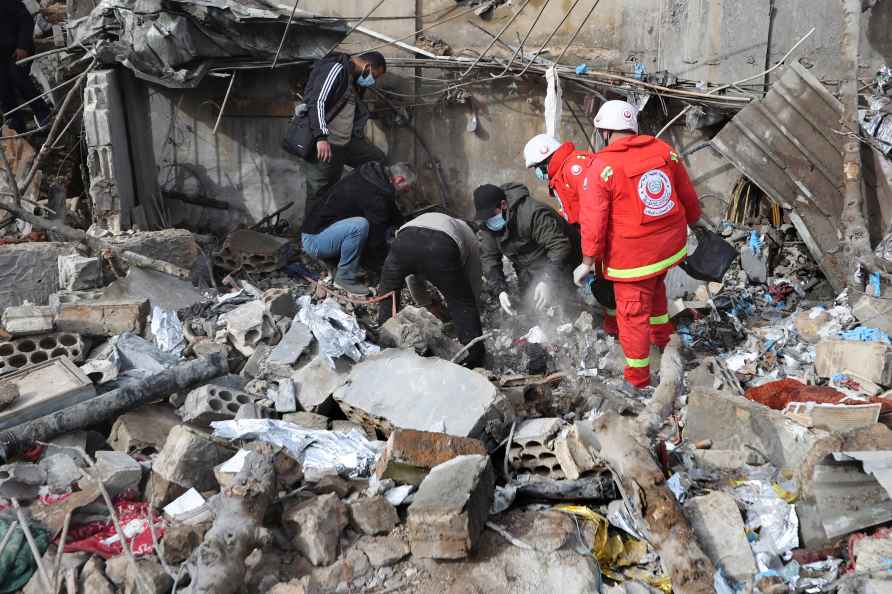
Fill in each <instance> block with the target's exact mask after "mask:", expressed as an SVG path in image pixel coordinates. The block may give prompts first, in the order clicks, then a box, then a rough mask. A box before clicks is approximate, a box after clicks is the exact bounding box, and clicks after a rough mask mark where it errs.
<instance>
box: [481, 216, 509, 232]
mask: <svg viewBox="0 0 892 594" xmlns="http://www.w3.org/2000/svg"><path fill="white" fill-rule="evenodd" d="M484 224H485V225H486V228H487V229H489V230H490V231H501V230H502V229H504V228H505V225H507V224H508V221H506V220H505V217H503V216H502V213H499V214H497V215H496V216H494V217H489V218H488V219H486V222H485V223H484Z"/></svg>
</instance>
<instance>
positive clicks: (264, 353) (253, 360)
mask: <svg viewBox="0 0 892 594" xmlns="http://www.w3.org/2000/svg"><path fill="white" fill-rule="evenodd" d="M271 350H272V347H271V346H269V345H268V344H266V343H265V342H261V343H259V344H258V345H257V346H256V347H254V352H253V353H252V354H251V356H250V357H248V359H247V361H245V365H244V367H242V371H241V374H242V376H243V377H246V378H247V377H249V378H253V380H252V381H255V380H259V379H260V378H261V376H263V363H264V362H265V361H266V358H267V357H269V353H270V351H271ZM263 381H264V382H265V383H268V382H266V381H265V380H263ZM264 392H265V389H264Z"/></svg>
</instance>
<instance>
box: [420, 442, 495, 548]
mask: <svg viewBox="0 0 892 594" xmlns="http://www.w3.org/2000/svg"><path fill="white" fill-rule="evenodd" d="M494 488H495V472H494V471H493V468H492V464H491V463H490V460H489V456H479V455H468V456H459V457H457V458H453V459H452V460H449V461H448V462H444V463H443V464H440V465H438V466H435V467H434V468H433V469H432V470H431V472H430V474H428V475H427V477H425V479H424V481H423V482H422V483H421V487H419V489H418V493H416V494H415V499H414V500H413V501H412V505H410V506H409V517H408V529H409V546H410V547H411V549H412V555H413V556H415V557H420V558H433V559H461V558H463V557H467V556H468V555H469V554H470V553H471V552H472V551H474V550H475V549H476V547H477V542H478V540H479V538H480V534H481V533H482V532H483V529H484V526H485V524H486V520H487V518H488V517H489V508H490V505H491V504H492V498H493V489H494Z"/></svg>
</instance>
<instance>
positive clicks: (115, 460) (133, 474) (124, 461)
mask: <svg viewBox="0 0 892 594" xmlns="http://www.w3.org/2000/svg"><path fill="white" fill-rule="evenodd" d="M88 472H90V474H91V475H92V476H94V477H95V478H98V479H99V480H101V481H102V484H104V485H105V488H106V489H107V490H108V492H109V495H111V496H112V497H114V496H115V495H118V494H119V493H123V492H124V491H126V490H128V489H135V488H136V487H138V486H139V483H140V481H142V466H141V465H140V463H139V462H137V461H136V460H134V459H133V458H131V457H130V456H128V455H127V454H125V453H124V452H114V451H107V450H103V451H99V452H96V464H95V465H94V466H92V467H91V468H90V469H89V471H88Z"/></svg>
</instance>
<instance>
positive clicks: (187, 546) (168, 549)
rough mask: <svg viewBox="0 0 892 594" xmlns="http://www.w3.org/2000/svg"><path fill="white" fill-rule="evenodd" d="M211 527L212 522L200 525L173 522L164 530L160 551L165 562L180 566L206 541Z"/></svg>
mask: <svg viewBox="0 0 892 594" xmlns="http://www.w3.org/2000/svg"><path fill="white" fill-rule="evenodd" d="M210 527H211V522H203V523H199V524H183V523H182V522H172V523H170V524H168V525H167V527H166V528H165V529H164V536H163V537H162V539H161V543H162V545H163V547H162V548H161V549H160V552H161V554H162V555H163V557H164V561H166V562H167V563H169V564H171V565H179V564H180V563H183V562H184V561H186V560H188V559H189V557H191V556H192V552H193V551H194V550H195V549H197V548H198V545H200V544H201V542H202V541H203V540H204V535H205V534H206V533H207V531H208V530H209V529H210Z"/></svg>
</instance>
